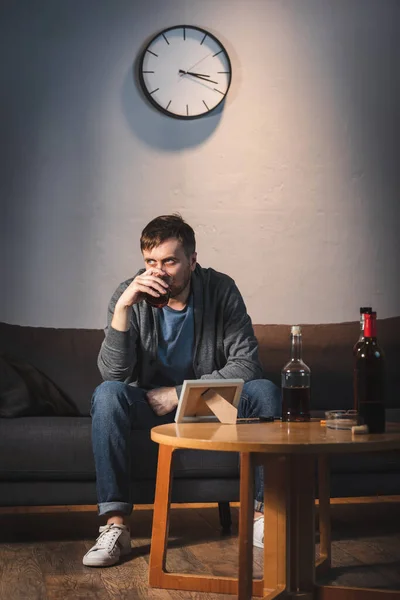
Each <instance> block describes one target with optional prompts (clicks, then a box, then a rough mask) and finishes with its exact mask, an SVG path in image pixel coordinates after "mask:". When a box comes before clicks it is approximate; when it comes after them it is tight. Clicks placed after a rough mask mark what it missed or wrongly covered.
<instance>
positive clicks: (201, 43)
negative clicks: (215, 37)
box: [200, 34, 207, 46]
mask: <svg viewBox="0 0 400 600" xmlns="http://www.w3.org/2000/svg"><path fill="white" fill-rule="evenodd" d="M206 37H207V34H205V36H204V37H203V39H202V40H201V42H200V46H202V45H203V42H204V40H205V39H206Z"/></svg>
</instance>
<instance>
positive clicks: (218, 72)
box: [217, 71, 230, 75]
mask: <svg viewBox="0 0 400 600" xmlns="http://www.w3.org/2000/svg"><path fill="white" fill-rule="evenodd" d="M220 73H227V74H229V73H230V71H217V74H218V75H219V74H220Z"/></svg>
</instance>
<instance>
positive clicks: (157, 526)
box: [149, 445, 174, 587]
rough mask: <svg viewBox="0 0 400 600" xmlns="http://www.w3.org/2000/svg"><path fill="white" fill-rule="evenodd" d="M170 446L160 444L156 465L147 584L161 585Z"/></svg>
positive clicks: (165, 551) (167, 506)
mask: <svg viewBox="0 0 400 600" xmlns="http://www.w3.org/2000/svg"><path fill="white" fill-rule="evenodd" d="M173 451H174V448H173V447H172V446H163V445H160V448H159V453H158V465H157V485H156V495H155V501H154V512H153V530H152V535H151V552H150V566H149V584H150V585H151V586H154V587H162V583H163V574H164V572H165V559H166V554H167V542H168V530H169V510H170V504H171V470H172V454H173Z"/></svg>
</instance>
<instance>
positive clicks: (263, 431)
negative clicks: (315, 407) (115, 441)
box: [149, 420, 400, 600]
mask: <svg viewBox="0 0 400 600" xmlns="http://www.w3.org/2000/svg"><path fill="white" fill-rule="evenodd" d="M151 437H152V439H153V440H154V441H155V442H158V443H159V444H160V452H159V457H158V470H157V485H156V496H155V504H154V515H153V533H152V541H151V551H150V570H149V583H150V585H151V586H153V587H160V588H168V589H179V590H192V591H200V592H221V593H225V594H238V598H239V599H240V600H249V599H250V598H251V596H252V595H255V596H262V597H264V599H265V600H273V599H274V598H279V599H280V600H284V599H289V598H291V599H294V598H298V599H299V600H300V598H301V599H302V600H394V599H396V600H400V591H384V590H373V589H359V588H347V587H346V588H345V587H339V586H319V585H317V584H316V583H315V575H316V569H320V570H325V569H326V568H329V566H330V519H329V468H328V457H329V455H331V454H341V453H343V454H345V453H353V452H379V451H384V450H392V449H400V425H397V424H393V425H392V424H390V425H389V426H388V427H387V431H386V433H384V434H375V435H358V436H352V434H351V432H350V431H343V430H332V429H327V428H326V427H324V426H322V425H321V424H320V422H319V421H317V420H316V421H312V422H311V423H282V422H280V421H276V422H274V423H259V424H251V425H245V424H241V425H222V424H220V423H195V424H188V423H184V424H175V423H172V424H168V425H160V426H159V427H155V428H154V429H152V431H151ZM177 448H192V449H201V450H222V451H226V452H239V453H240V512H239V571H238V578H234V577H214V576H207V575H192V574H187V573H168V572H167V571H166V569H165V559H166V548H167V541H168V520H169V507H170V497H171V475H172V469H171V460H172V455H173V452H174V450H176V449H177ZM317 461H318V464H319V470H318V475H319V481H318V488H319V498H320V509H319V511H320V515H319V518H320V547H321V559H320V561H319V563H318V564H317V565H316V561H315V479H316V477H315V474H316V465H317ZM256 464H261V465H263V466H264V470H265V477H264V480H265V483H264V505H265V513H264V516H265V519H264V521H265V530H264V577H263V579H262V580H254V581H253V572H252V569H253V512H254V467H255V465H256ZM366 526H367V524H366Z"/></svg>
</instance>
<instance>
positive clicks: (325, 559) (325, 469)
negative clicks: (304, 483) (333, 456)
mask: <svg viewBox="0 0 400 600" xmlns="http://www.w3.org/2000/svg"><path fill="white" fill-rule="evenodd" d="M330 496H331V492H330V470H329V458H328V456H326V455H322V456H319V457H318V497H319V511H318V512H319V547H320V558H319V561H318V564H317V574H318V575H322V574H324V573H326V572H327V571H329V569H330V567H331V514H330Z"/></svg>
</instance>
